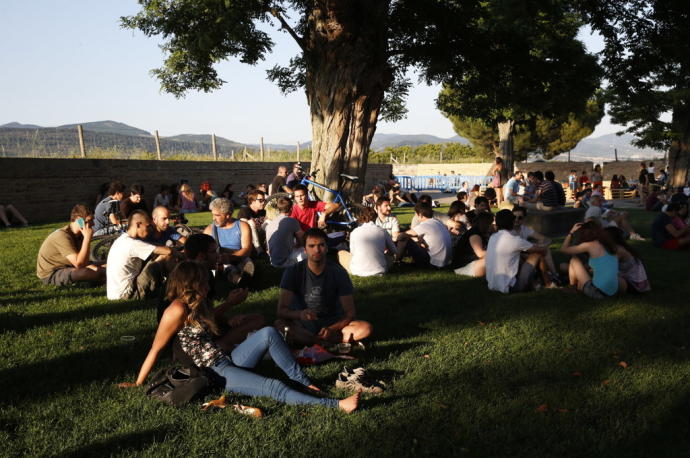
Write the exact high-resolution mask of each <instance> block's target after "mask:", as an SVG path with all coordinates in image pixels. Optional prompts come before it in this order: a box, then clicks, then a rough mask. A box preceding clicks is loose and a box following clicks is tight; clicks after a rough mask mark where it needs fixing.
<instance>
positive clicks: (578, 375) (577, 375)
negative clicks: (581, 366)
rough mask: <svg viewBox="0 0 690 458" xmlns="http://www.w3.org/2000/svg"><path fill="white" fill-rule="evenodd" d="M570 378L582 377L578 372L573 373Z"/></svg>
mask: <svg viewBox="0 0 690 458" xmlns="http://www.w3.org/2000/svg"><path fill="white" fill-rule="evenodd" d="M572 376H573V377H582V372H580V371H575V372H573V373H572Z"/></svg>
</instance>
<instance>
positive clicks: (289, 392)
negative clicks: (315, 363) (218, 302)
mask: <svg viewBox="0 0 690 458" xmlns="http://www.w3.org/2000/svg"><path fill="white" fill-rule="evenodd" d="M266 351H268V353H269V354H270V355H271V358H272V359H273V361H275V363H276V364H277V365H278V367H280V369H281V370H282V371H283V372H285V374H286V375H287V376H288V377H289V378H290V379H291V380H294V381H295V382H297V383H300V384H302V385H304V386H309V385H311V382H310V381H309V379H308V378H307V376H306V375H304V372H302V368H301V367H300V366H299V364H297V361H295V358H294V357H293V356H292V353H291V352H290V349H289V348H288V346H287V344H286V343H285V342H284V341H283V338H282V337H281V336H280V334H278V331H276V330H275V328H272V327H268V326H267V327H265V328H262V329H260V330H259V331H257V332H255V333H254V334H252V335H251V336H249V337H247V340H245V341H244V342H242V343H241V344H239V345H238V346H237V347H236V348H235V349H234V350H233V351H232V353H231V358H232V360H230V358H227V357H225V358H221V359H219V360H218V361H216V363H215V364H214V365H213V366H211V369H212V370H213V371H214V372H215V373H216V374H218V375H219V376H221V377H223V378H224V379H225V389H226V390H228V391H232V392H235V393H240V394H246V395H248V396H267V397H269V398H272V399H275V400H277V401H280V402H285V403H287V404H320V405H324V406H327V407H337V406H338V400H337V399H327V398H317V397H314V396H310V395H308V394H305V393H302V392H300V391H297V390H293V389H292V388H290V387H288V386H287V385H286V384H284V383H283V382H281V381H280V380H276V379H272V378H267V377H264V376H262V375H258V374H255V373H254V372H251V371H250V370H247V369H253V368H254V367H256V365H257V364H258V363H259V361H260V360H261V358H263V356H264V354H265V353H266Z"/></svg>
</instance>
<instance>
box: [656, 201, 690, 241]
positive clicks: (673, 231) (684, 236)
mask: <svg viewBox="0 0 690 458" xmlns="http://www.w3.org/2000/svg"><path fill="white" fill-rule="evenodd" d="M679 209H680V205H679V204H676V203H671V204H668V205H666V207H665V210H663V211H662V212H661V213H659V215H658V216H657V217H656V218H655V219H654V222H653V223H652V241H653V242H654V245H656V246H658V247H661V248H664V249H667V250H680V249H685V248H687V247H688V246H690V226H685V227H684V228H683V229H678V228H677V227H676V226H674V225H673V219H674V218H676V217H677V216H678V210H679Z"/></svg>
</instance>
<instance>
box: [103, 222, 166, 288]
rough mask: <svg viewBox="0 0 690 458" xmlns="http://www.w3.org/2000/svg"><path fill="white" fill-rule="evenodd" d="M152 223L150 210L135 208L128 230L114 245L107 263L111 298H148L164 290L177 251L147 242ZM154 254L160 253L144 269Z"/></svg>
mask: <svg viewBox="0 0 690 458" xmlns="http://www.w3.org/2000/svg"><path fill="white" fill-rule="evenodd" d="M150 224H151V218H150V217H149V215H148V214H146V212H144V211H141V210H137V211H135V212H134V213H132V214H131V215H130V217H129V222H128V227H127V232H125V233H124V234H122V235H121V236H120V237H119V238H118V239H117V240H115V242H114V243H113V246H112V247H110V251H109V252H108V264H107V267H106V278H107V296H108V299H110V300H117V299H148V298H151V297H155V296H156V295H157V294H158V293H160V292H161V289H162V287H163V284H164V283H165V277H166V275H167V273H168V272H169V270H170V268H171V264H172V262H173V261H174V256H173V254H174V251H173V250H172V248H169V247H167V246H156V245H152V244H150V243H146V242H144V239H145V238H146V237H147V236H148V233H149V225H150ZM152 254H155V255H159V257H158V258H157V259H155V260H153V261H150V262H148V263H147V264H146V266H144V267H143V269H142V266H143V265H144V262H145V261H146V260H147V259H148V258H149V257H150V256H151V255H152Z"/></svg>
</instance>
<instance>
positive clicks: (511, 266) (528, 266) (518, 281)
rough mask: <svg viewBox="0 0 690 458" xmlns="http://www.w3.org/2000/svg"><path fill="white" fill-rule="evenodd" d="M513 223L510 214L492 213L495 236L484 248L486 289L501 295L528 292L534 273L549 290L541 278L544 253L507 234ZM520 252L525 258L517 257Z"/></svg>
mask: <svg viewBox="0 0 690 458" xmlns="http://www.w3.org/2000/svg"><path fill="white" fill-rule="evenodd" d="M514 223H515V215H513V212H511V211H510V210H501V211H499V212H498V213H496V228H497V229H498V232H496V233H495V234H493V235H492V236H491V237H490V238H489V244H488V246H487V247H486V281H487V283H488V285H489V289H490V290H492V291H498V292H501V293H509V292H510V293H517V292H522V291H529V290H530V289H531V288H532V280H533V278H534V276H535V275H536V273H537V270H538V269H539V270H540V271H541V273H542V279H543V281H544V284H545V285H546V286H547V287H550V286H551V285H552V282H551V280H550V279H549V278H547V276H546V274H545V272H546V264H545V262H544V255H545V254H546V250H547V249H546V248H543V247H537V246H534V245H532V244H531V243H530V242H528V241H527V240H525V239H523V238H522V237H520V236H518V235H513V234H511V232H510V231H512V230H513V227H514ZM523 252H524V253H526V254H527V256H526V257H525V258H523V257H521V256H520V255H521V254H522V253H523Z"/></svg>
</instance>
